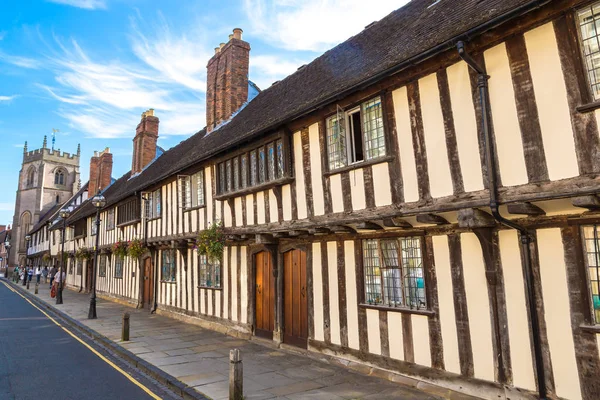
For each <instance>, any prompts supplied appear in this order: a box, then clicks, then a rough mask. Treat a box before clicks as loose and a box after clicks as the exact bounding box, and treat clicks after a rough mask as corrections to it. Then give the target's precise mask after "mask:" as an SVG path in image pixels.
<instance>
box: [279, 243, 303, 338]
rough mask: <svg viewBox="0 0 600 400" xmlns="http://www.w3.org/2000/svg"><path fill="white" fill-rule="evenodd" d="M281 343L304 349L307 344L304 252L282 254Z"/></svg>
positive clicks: (296, 251)
mask: <svg viewBox="0 0 600 400" xmlns="http://www.w3.org/2000/svg"><path fill="white" fill-rule="evenodd" d="M283 325H284V326H283V342H284V343H288V344H291V345H294V346H299V347H304V348H306V346H307V343H308V281H307V275H306V252H304V251H302V250H290V251H288V252H286V253H284V254H283Z"/></svg>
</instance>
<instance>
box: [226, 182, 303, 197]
mask: <svg viewBox="0 0 600 400" xmlns="http://www.w3.org/2000/svg"><path fill="white" fill-rule="evenodd" d="M293 181H294V178H292V177H285V178H279V179H276V180H274V181H269V182H265V183H261V184H260V185H256V186H252V187H249V188H245V189H242V190H237V191H235V192H229V193H225V194H220V195H218V196H215V200H227V199H231V198H234V197H240V196H245V195H248V194H252V193H257V192H261V191H263V190H268V189H272V188H274V187H276V186H283V185H287V184H288V183H292V182H293Z"/></svg>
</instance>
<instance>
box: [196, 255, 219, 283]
mask: <svg viewBox="0 0 600 400" xmlns="http://www.w3.org/2000/svg"><path fill="white" fill-rule="evenodd" d="M198 277H199V281H198V282H199V283H198V284H199V285H200V286H201V287H205V288H213V289H220V288H221V264H220V263H219V262H218V261H217V262H216V263H210V262H209V261H208V257H207V256H206V255H201V254H199V255H198Z"/></svg>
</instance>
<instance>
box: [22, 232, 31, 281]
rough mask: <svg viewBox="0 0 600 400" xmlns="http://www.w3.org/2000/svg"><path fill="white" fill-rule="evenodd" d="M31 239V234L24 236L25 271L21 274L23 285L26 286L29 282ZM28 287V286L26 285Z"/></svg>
mask: <svg viewBox="0 0 600 400" xmlns="http://www.w3.org/2000/svg"><path fill="white" fill-rule="evenodd" d="M30 241H31V235H26V236H25V243H26V245H25V273H24V274H23V286H27V283H28V282H29V242H30ZM27 289H29V287H27Z"/></svg>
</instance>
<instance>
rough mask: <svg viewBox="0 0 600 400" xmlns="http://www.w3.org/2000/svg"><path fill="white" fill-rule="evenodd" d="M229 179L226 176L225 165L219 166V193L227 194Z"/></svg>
mask: <svg viewBox="0 0 600 400" xmlns="http://www.w3.org/2000/svg"><path fill="white" fill-rule="evenodd" d="M226 181H227V177H226V176H225V163H220V164H219V193H225V188H226V184H225V182H226Z"/></svg>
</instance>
